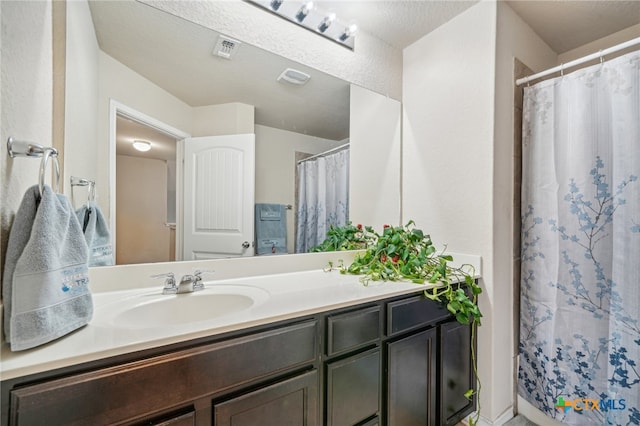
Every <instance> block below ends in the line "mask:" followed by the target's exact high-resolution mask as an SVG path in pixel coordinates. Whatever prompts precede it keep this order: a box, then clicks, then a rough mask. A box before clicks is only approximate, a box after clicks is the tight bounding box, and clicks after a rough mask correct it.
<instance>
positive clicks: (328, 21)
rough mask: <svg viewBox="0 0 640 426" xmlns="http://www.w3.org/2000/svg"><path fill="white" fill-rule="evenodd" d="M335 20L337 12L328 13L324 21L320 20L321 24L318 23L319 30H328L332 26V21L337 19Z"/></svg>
mask: <svg viewBox="0 0 640 426" xmlns="http://www.w3.org/2000/svg"><path fill="white" fill-rule="evenodd" d="M335 20H336V14H335V13H330V14H328V15H327V16H326V17H325V18H324V19H323V20H322V22H320V25H318V31H320V32H321V33H323V32H325V31H327V29H328V28H329V27H330V26H331V23H332V22H333V21H335Z"/></svg>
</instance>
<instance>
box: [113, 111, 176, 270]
mask: <svg viewBox="0 0 640 426" xmlns="http://www.w3.org/2000/svg"><path fill="white" fill-rule="evenodd" d="M136 140H137V141H144V142H148V143H149V145H150V149H149V150H148V151H137V150H135V149H134V147H133V141H136ZM176 143H177V140H176V138H175V137H173V136H170V135H167V134H165V133H163V132H160V131H158V130H157V129H154V128H153V127H150V126H147V125H145V124H143V123H140V122H138V121H135V120H132V119H130V118H127V117H125V116H123V115H118V116H117V118H116V206H115V207H116V241H117V244H116V264H130V263H148V262H166V261H172V260H175V258H176V257H175V253H176V250H175V232H176V226H175V223H176V218H175V216H176Z"/></svg>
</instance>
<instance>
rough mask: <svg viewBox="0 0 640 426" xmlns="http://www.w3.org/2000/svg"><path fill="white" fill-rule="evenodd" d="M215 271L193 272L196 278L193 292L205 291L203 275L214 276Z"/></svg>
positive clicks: (202, 270) (201, 270) (198, 270)
mask: <svg viewBox="0 0 640 426" xmlns="http://www.w3.org/2000/svg"><path fill="white" fill-rule="evenodd" d="M214 272H215V271H214V270H213V269H211V270H207V269H196V270H195V271H193V277H194V278H195V282H194V283H193V290H194V291H197V290H202V289H204V284H203V283H202V274H213V273H214Z"/></svg>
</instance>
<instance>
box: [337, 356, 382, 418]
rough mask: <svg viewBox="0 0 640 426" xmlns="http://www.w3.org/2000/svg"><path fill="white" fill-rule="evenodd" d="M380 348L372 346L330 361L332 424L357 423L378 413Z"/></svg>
mask: <svg viewBox="0 0 640 426" xmlns="http://www.w3.org/2000/svg"><path fill="white" fill-rule="evenodd" d="M380 358H381V357H380V349H379V348H376V349H372V350H369V351H366V352H363V353H360V354H357V355H353V356H350V357H349V358H345V359H342V360H339V361H334V362H331V363H329V364H328V365H327V407H326V410H327V421H326V424H327V425H328V426H353V425H355V424H360V423H361V422H362V421H364V420H366V419H368V418H370V417H371V416H373V415H376V414H378V412H379V408H380V362H381V359H380Z"/></svg>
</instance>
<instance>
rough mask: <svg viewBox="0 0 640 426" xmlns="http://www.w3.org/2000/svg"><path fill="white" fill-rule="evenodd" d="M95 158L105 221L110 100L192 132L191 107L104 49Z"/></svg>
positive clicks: (101, 57) (109, 191) (97, 181)
mask: <svg viewBox="0 0 640 426" xmlns="http://www.w3.org/2000/svg"><path fill="white" fill-rule="evenodd" d="M98 68H99V104H98V158H101V159H104V160H102V161H98V162H97V163H95V164H97V170H96V176H97V177H96V188H97V191H98V195H99V201H100V204H101V206H102V209H103V213H104V214H105V216H107V217H106V219H107V221H108V220H110V219H109V217H108V216H109V212H110V203H109V200H110V199H111V196H112V193H111V192H112V191H111V190H110V187H109V184H110V174H109V173H110V172H109V170H110V164H109V163H110V161H109V160H108V159H109V100H110V99H113V100H115V101H118V102H119V103H121V104H124V105H126V106H128V107H131V108H133V109H135V110H137V111H140V112H143V113H145V114H147V115H148V116H151V117H153V118H155V119H157V120H160V121H161V122H163V123H166V124H168V125H170V126H172V127H174V128H176V129H179V130H182V131H183V132H186V133H191V126H192V124H193V112H192V108H191V107H190V106H189V105H187V104H186V103H184V102H182V101H181V100H179V99H178V98H176V97H175V96H173V95H171V94H170V93H168V92H167V91H165V90H164V89H162V88H160V87H159V86H157V85H155V84H153V83H152V82H151V81H149V80H147V79H146V78H144V77H142V76H141V75H140V74H137V73H136V72H134V71H133V70H131V69H130V68H128V67H126V66H125V65H123V64H122V63H120V62H118V61H116V60H115V59H113V58H112V57H111V56H109V55H107V54H106V53H104V52H102V51H101V52H100V54H99V64H98Z"/></svg>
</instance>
